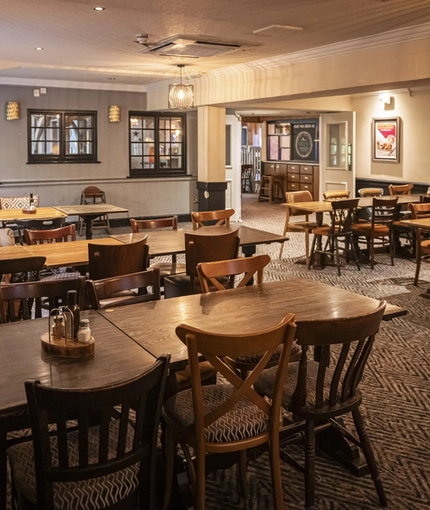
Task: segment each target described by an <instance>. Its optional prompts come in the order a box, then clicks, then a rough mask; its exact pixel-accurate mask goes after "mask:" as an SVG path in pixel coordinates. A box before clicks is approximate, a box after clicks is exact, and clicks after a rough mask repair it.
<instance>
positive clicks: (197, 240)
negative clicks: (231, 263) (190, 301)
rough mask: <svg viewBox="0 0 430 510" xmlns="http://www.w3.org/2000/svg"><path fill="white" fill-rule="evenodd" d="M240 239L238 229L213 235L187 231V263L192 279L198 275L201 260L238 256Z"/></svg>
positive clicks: (210, 260)
mask: <svg viewBox="0 0 430 510" xmlns="http://www.w3.org/2000/svg"><path fill="white" fill-rule="evenodd" d="M215 230H216V229H215ZM239 241H240V240H239V236H238V234H237V231H234V230H233V231H232V232H228V233H227V234H216V233H215V232H214V233H213V234H211V235H203V234H199V233H197V232H196V233H195V234H194V233H191V232H186V233H185V265H186V273H187V275H188V276H190V278H191V281H194V278H195V277H196V276H197V264H199V263H200V262H212V261H214V260H227V259H234V258H237V255H238V251H239Z"/></svg>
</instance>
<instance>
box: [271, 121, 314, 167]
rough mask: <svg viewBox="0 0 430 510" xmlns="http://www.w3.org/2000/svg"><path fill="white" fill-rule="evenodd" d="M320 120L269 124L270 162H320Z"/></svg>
mask: <svg viewBox="0 0 430 510" xmlns="http://www.w3.org/2000/svg"><path fill="white" fill-rule="evenodd" d="M317 138H318V120H313V119H312V120H303V121H295V120H291V121H281V120H279V121H273V122H272V121H271V122H268V123H267V159H268V161H307V162H317V161H318V157H319V155H318V141H317Z"/></svg>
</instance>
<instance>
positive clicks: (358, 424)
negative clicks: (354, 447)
mask: <svg viewBox="0 0 430 510" xmlns="http://www.w3.org/2000/svg"><path fill="white" fill-rule="evenodd" d="M352 417H353V419H354V424H355V428H356V430H357V434H358V436H359V438H360V443H361V447H362V449H363V453H364V456H365V458H366V462H367V465H368V466H369V471H370V474H371V476H372V480H373V483H374V484H375V489H376V492H377V493H378V497H379V501H380V503H381V506H387V497H386V495H385V491H384V488H383V487H382V481H381V478H380V477H379V470H378V465H377V463H376V460H375V455H374V454H373V449H372V445H371V443H370V441H369V437H368V436H367V432H366V427H365V425H364V421H363V417H362V416H361V413H360V410H359V409H358V408H357V409H355V410H354V411H352Z"/></svg>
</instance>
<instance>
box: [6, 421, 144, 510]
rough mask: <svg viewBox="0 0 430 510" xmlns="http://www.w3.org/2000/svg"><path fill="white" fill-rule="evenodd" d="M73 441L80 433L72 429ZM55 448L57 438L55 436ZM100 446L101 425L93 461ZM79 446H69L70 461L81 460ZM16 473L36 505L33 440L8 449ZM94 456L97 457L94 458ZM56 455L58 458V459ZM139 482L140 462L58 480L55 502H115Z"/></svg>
mask: <svg viewBox="0 0 430 510" xmlns="http://www.w3.org/2000/svg"><path fill="white" fill-rule="evenodd" d="M110 426H111V427H117V426H118V425H117V422H116V421H115V420H114V421H112V422H111V425H110ZM70 435H71V437H72V438H73V441H74V442H73V443H72V444H73V445H74V444H75V443H76V445H77V443H78V433H77V432H71V433H70ZM132 439H133V434H132V433H131V431H129V433H128V435H127V447H126V449H127V450H130V447H131V442H132ZM51 442H52V444H53V445H54V446H53V449H54V451H55V446H56V445H55V443H56V438H55V437H53V438H51ZM98 448H99V441H98V431H97V427H93V428H92V429H91V432H90V443H89V459H90V463H91V462H94V459H97V451H98ZM77 452H78V451H77V446H76V449H75V448H71V449H70V450H69V455H70V464H71V465H77V464H78V460H79V459H78V455H77ZM115 453H116V444H109V458H114V456H115ZM7 455H8V457H9V460H10V462H11V466H12V469H13V473H14V480H15V484H16V488H17V489H18V491H19V493H20V494H22V495H23V496H24V497H25V498H26V499H27V500H28V501H30V502H31V503H33V504H34V505H36V501H37V498H36V477H35V472H34V457H33V443H32V442H25V443H20V444H18V445H15V446H12V447H11V448H9V449H8V450H7ZM91 459H93V460H91ZM57 460H58V459H57V457H56V456H55V457H54V462H55V461H57ZM138 485H139V480H138V465H137V464H136V465H135V466H131V467H129V468H126V469H124V470H122V471H119V472H118V473H115V474H110V475H107V476H101V477H99V478H93V479H90V480H85V481H80V482H66V483H61V484H60V483H54V484H53V490H54V505H55V508H58V509H64V510H67V509H70V508H79V509H80V510H95V509H98V508H105V507H106V506H109V505H114V504H116V503H117V502H119V501H121V500H122V499H125V498H127V497H128V496H129V495H130V494H132V493H133V492H134V491H135V490H136V489H137V488H138Z"/></svg>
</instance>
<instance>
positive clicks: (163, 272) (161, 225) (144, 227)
mask: <svg viewBox="0 0 430 510" xmlns="http://www.w3.org/2000/svg"><path fill="white" fill-rule="evenodd" d="M130 226H131V231H132V232H133V233H138V232H142V231H148V230H178V217H177V216H176V215H174V216H170V217H166V218H154V219H146V220H136V219H134V218H131V219H130ZM151 267H157V268H158V269H159V270H160V281H161V285H163V282H164V277H165V276H168V275H172V274H179V273H185V264H181V263H178V262H177V257H176V253H174V254H173V255H172V262H156V263H155V264H154V263H152V264H151Z"/></svg>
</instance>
